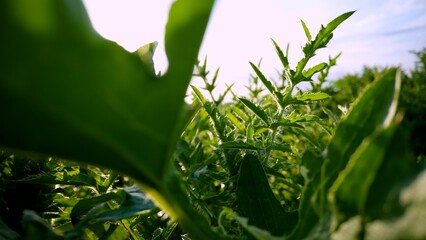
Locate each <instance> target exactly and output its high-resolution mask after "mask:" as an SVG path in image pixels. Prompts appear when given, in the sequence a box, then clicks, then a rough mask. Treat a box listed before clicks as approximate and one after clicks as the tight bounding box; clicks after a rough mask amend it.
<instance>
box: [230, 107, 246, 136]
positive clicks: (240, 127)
mask: <svg viewBox="0 0 426 240" xmlns="http://www.w3.org/2000/svg"><path fill="white" fill-rule="evenodd" d="M226 116H227V117H228V119H229V121H231V122H232V124H234V126H235V127H236V128H237V129H238V130H239V131H240V132H244V131H245V127H244V125H243V124H242V123H241V122H240V121H239V120H238V119H237V117H235V116H234V114H232V113H231V112H226Z"/></svg>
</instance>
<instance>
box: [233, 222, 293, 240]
mask: <svg viewBox="0 0 426 240" xmlns="http://www.w3.org/2000/svg"><path fill="white" fill-rule="evenodd" d="M236 220H237V221H238V223H239V224H241V226H242V227H243V228H244V229H245V230H246V231H247V232H249V233H250V234H251V236H253V237H254V238H255V239H257V240H266V239H267V240H284V239H285V238H284V237H276V236H273V235H271V233H269V232H268V231H266V230H263V229H260V228H258V227H256V226H253V225H249V223H248V222H249V221H248V219H247V218H244V217H236Z"/></svg>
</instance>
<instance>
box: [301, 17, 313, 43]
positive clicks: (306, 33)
mask: <svg viewBox="0 0 426 240" xmlns="http://www.w3.org/2000/svg"><path fill="white" fill-rule="evenodd" d="M300 21H301V22H302V26H303V31H304V32H305V35H306V38H307V39H308V42H310V41H311V40H312V36H311V33H310V32H309V29H308V27H307V26H306V24H305V22H304V21H303V20H302V19H301V20H300Z"/></svg>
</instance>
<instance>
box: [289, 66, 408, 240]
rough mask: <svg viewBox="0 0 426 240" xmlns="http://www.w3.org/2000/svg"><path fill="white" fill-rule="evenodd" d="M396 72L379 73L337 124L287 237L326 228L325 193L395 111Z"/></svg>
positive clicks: (303, 236)
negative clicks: (361, 146)
mask: <svg viewBox="0 0 426 240" xmlns="http://www.w3.org/2000/svg"><path fill="white" fill-rule="evenodd" d="M395 75H396V70H395V69H392V70H388V71H386V72H385V73H383V74H382V75H380V76H378V78H377V79H376V80H375V81H374V82H373V84H372V85H370V87H368V88H367V89H366V90H365V92H364V94H363V95H362V96H361V97H360V98H359V99H357V101H356V102H355V103H354V105H353V107H352V109H351V110H350V112H349V113H348V115H347V116H346V118H345V119H343V120H342V121H341V122H340V124H339V125H338V127H337V129H336V131H335V134H334V136H333V138H332V140H331V142H330V143H329V145H328V147H327V150H326V151H325V153H326V154H327V155H326V156H325V161H324V163H323V164H322V166H321V171H320V172H319V173H316V174H313V175H312V178H309V184H307V185H306V186H305V189H304V191H303V195H302V200H301V201H302V203H301V205H300V208H299V211H300V218H299V223H298V225H297V227H296V230H295V231H294V232H293V233H292V235H291V237H290V239H303V238H305V237H306V236H307V235H308V234H309V232H311V231H312V230H313V228H314V227H319V225H322V226H325V227H326V228H327V226H328V227H329V224H328V223H327V222H322V223H320V219H323V220H324V219H327V218H329V211H331V210H330V206H329V203H328V201H327V195H328V193H329V189H330V187H331V186H332V185H333V183H334V182H335V181H336V179H337V177H338V175H339V173H340V172H341V171H342V170H343V169H344V168H345V167H346V166H347V163H348V161H349V159H350V157H351V156H352V154H353V153H354V152H355V151H356V149H357V148H358V147H359V146H360V144H361V143H362V142H363V141H364V139H365V138H367V137H368V136H370V135H371V134H373V132H375V131H376V130H377V129H378V128H380V127H382V126H383V125H384V124H385V122H386V121H387V119H389V116H391V118H393V116H394V114H395V112H394V111H393V110H392V109H394V108H395V104H396V103H397V100H396V99H397V96H398V94H399V88H400V81H399V80H396V79H398V78H395ZM310 157H311V158H314V157H312V156H310ZM305 162H307V161H305ZM326 216H328V217H327V218H326ZM326 231H328V230H326Z"/></svg>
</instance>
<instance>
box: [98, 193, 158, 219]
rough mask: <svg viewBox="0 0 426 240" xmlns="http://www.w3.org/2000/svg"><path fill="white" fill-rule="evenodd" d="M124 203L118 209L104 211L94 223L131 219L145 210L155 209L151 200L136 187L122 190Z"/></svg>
mask: <svg viewBox="0 0 426 240" xmlns="http://www.w3.org/2000/svg"><path fill="white" fill-rule="evenodd" d="M123 194H124V201H123V202H122V203H121V204H120V207H118V208H117V209H113V210H111V211H106V212H103V213H102V214H100V215H99V216H97V217H96V219H95V220H96V221H101V222H103V221H117V220H120V219H123V218H128V217H133V216H136V215H138V214H140V213H141V212H143V211H145V210H149V209H152V208H154V207H155V204H154V203H153V202H152V201H151V199H150V198H149V197H148V196H147V195H146V194H145V193H144V192H142V191H141V190H140V188H139V187H138V186H136V185H134V186H131V187H127V188H124V189H123Z"/></svg>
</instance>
